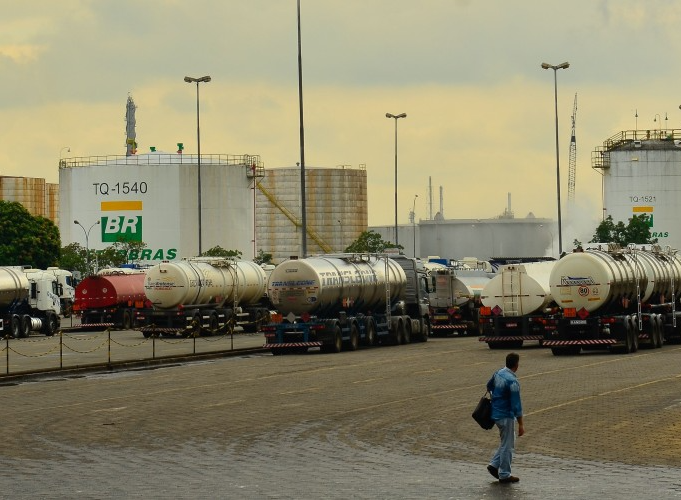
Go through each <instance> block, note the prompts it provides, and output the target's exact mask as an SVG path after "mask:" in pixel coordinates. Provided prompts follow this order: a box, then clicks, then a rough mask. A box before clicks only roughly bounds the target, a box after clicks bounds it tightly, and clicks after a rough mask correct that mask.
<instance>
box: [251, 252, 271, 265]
mask: <svg viewBox="0 0 681 500" xmlns="http://www.w3.org/2000/svg"><path fill="white" fill-rule="evenodd" d="M253 262H255V263H256V264H271V263H272V254H271V253H265V252H264V251H263V250H262V248H261V249H260V250H258V255H257V256H256V257H255V259H253Z"/></svg>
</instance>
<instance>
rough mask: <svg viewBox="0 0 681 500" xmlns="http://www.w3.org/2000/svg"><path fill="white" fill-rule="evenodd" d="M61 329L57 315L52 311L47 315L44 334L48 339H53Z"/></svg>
mask: <svg viewBox="0 0 681 500" xmlns="http://www.w3.org/2000/svg"><path fill="white" fill-rule="evenodd" d="M58 328H59V322H58V318H57V315H56V314H55V313H53V312H52V311H49V312H48V313H47V314H46V315H45V322H44V323H43V333H44V334H45V336H46V337H52V336H53V335H54V333H55V332H56V331H57V329H58Z"/></svg>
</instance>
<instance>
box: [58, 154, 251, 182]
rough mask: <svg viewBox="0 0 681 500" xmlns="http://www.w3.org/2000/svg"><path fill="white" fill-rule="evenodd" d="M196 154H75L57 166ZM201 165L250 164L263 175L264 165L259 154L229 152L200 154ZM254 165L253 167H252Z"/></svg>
mask: <svg viewBox="0 0 681 500" xmlns="http://www.w3.org/2000/svg"><path fill="white" fill-rule="evenodd" d="M197 163H198V155H190V154H178V153H155V154H141V155H131V156H126V155H103V156H77V157H73V158H62V159H61V160H59V168H60V169H61V168H78V167H91V166H97V165H119V164H125V165H168V164H188V165H191V164H194V165H195V164H197ZM201 164H202V165H233V166H250V167H251V170H252V172H253V175H254V176H256V177H259V175H258V174H259V173H262V174H263V176H264V171H263V169H264V166H263V163H262V160H261V159H260V156H259V155H248V154H243V155H229V154H202V155H201ZM254 167H255V168H254Z"/></svg>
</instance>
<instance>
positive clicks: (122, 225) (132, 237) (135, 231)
mask: <svg viewBox="0 0 681 500" xmlns="http://www.w3.org/2000/svg"><path fill="white" fill-rule="evenodd" d="M101 210H102V212H118V213H117V214H111V215H104V216H102V219H101V221H102V222H101V224H102V242H103V243H115V242H117V241H142V215H137V214H135V213H134V212H141V211H142V202H141V201H103V202H101ZM121 212H123V213H121Z"/></svg>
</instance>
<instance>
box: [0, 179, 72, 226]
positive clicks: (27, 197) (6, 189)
mask: <svg viewBox="0 0 681 500" xmlns="http://www.w3.org/2000/svg"><path fill="white" fill-rule="evenodd" d="M0 200H5V201H16V202H18V203H21V204H22V205H23V206H24V207H25V208H26V210H28V211H29V213H30V214H31V215H40V216H42V217H46V218H48V219H50V220H51V221H52V222H54V223H55V224H58V223H59V217H58V213H59V185H58V184H49V183H47V182H45V179H41V178H36V177H5V176H1V177H0Z"/></svg>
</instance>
